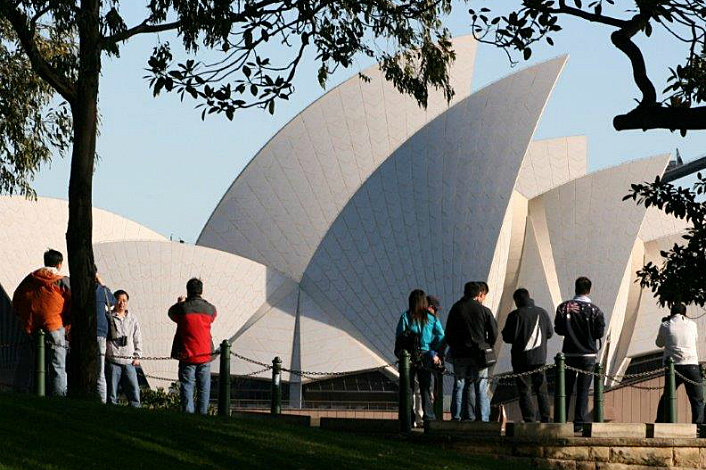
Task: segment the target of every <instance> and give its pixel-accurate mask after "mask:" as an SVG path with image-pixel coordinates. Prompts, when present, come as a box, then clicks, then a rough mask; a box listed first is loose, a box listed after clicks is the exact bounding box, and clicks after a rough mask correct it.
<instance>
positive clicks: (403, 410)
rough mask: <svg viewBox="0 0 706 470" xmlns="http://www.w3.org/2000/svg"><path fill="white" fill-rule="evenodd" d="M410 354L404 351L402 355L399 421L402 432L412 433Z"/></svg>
mask: <svg viewBox="0 0 706 470" xmlns="http://www.w3.org/2000/svg"><path fill="white" fill-rule="evenodd" d="M409 357H410V356H409V352H408V351H406V350H405V351H402V354H401V355H400V398H399V413H398V416H399V420H400V431H401V432H411V431H412V415H411V414H412V406H411V405H410V398H411V397H410V389H409Z"/></svg>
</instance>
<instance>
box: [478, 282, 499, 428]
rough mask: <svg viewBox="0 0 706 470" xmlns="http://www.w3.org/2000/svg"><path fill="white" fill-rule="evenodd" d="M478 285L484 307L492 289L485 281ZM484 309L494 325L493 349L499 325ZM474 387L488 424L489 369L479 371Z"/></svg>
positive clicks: (482, 413) (483, 417)
mask: <svg viewBox="0 0 706 470" xmlns="http://www.w3.org/2000/svg"><path fill="white" fill-rule="evenodd" d="M478 285H479V286H480V293H479V294H478V302H480V303H481V305H483V304H484V302H485V298H486V296H487V295H488V292H490V287H489V286H488V283H487V282H485V281H478ZM483 309H484V310H485V313H486V318H490V321H492V322H493V325H494V331H495V333H494V335H493V338H492V341H491V340H490V338H488V344H489V347H491V348H492V347H493V346H494V345H495V341H496V339H497V336H498V335H497V333H498V324H497V321H496V320H495V316H494V315H493V312H491V311H490V309H489V308H488V307H486V306H485V305H483ZM474 387H475V391H476V406H477V407H478V408H477V409H479V410H480V415H481V421H484V422H488V421H490V383H489V382H488V368H487V367H484V368H482V369H480V370H479V371H478V380H477V381H476V382H475V383H474Z"/></svg>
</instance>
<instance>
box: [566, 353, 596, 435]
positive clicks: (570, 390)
mask: <svg viewBox="0 0 706 470" xmlns="http://www.w3.org/2000/svg"><path fill="white" fill-rule="evenodd" d="M566 365H567V366H571V367H575V368H577V369H581V370H586V371H591V372H593V366H595V365H596V358H595V357H567V358H566ZM565 377H566V416H569V405H570V404H571V397H572V395H573V394H574V385H575V386H576V408H575V409H574V423H585V422H587V421H589V420H587V419H586V416H587V415H588V390H589V389H590V388H591V379H592V378H593V376H592V375H590V374H580V373H578V372H575V371H573V370H569V369H566V375H565Z"/></svg>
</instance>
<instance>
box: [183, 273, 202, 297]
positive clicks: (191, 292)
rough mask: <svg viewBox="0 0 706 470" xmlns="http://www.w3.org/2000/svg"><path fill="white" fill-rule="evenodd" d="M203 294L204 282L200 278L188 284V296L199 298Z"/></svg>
mask: <svg viewBox="0 0 706 470" xmlns="http://www.w3.org/2000/svg"><path fill="white" fill-rule="evenodd" d="M201 294H203V282H202V281H201V279H199V278H198V277H192V278H191V279H189V282H187V283H186V295H187V296H188V297H198V296H200V295H201Z"/></svg>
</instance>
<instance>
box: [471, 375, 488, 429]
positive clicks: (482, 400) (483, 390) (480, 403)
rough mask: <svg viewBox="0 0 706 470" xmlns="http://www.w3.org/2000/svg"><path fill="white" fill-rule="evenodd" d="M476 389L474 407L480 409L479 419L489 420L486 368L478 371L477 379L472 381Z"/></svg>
mask: <svg viewBox="0 0 706 470" xmlns="http://www.w3.org/2000/svg"><path fill="white" fill-rule="evenodd" d="M474 387H475V389H476V407H477V408H476V409H480V419H481V421H484V422H486V423H487V422H488V421H490V395H489V393H488V392H489V391H490V386H489V384H488V369H487V368H485V369H482V370H480V371H478V380H476V382H475V383H474Z"/></svg>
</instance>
